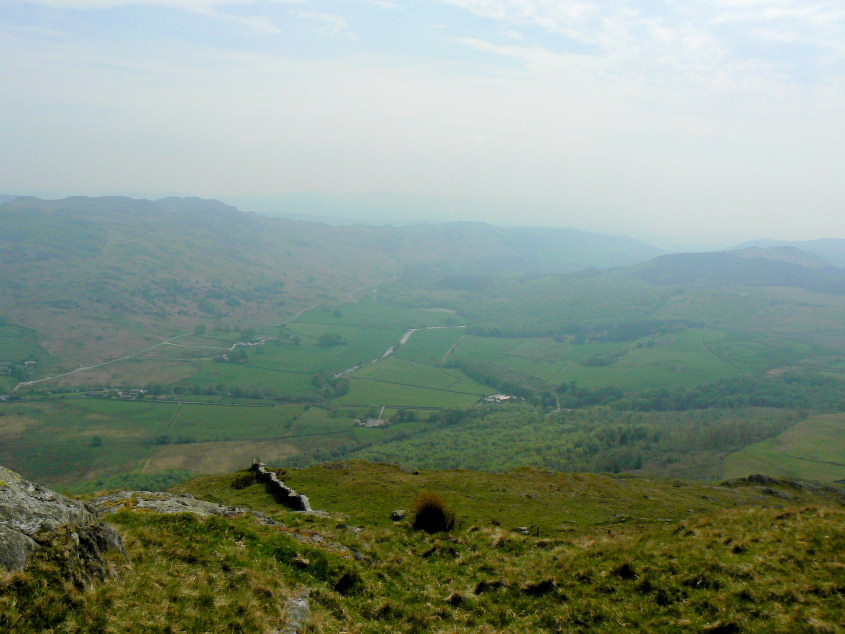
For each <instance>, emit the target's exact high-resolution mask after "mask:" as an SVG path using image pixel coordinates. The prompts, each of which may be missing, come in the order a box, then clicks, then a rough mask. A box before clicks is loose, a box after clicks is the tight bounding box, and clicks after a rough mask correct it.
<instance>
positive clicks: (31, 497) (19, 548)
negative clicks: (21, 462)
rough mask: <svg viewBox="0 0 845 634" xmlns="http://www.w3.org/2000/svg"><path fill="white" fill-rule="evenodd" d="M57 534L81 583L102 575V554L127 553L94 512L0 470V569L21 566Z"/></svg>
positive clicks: (118, 536)
mask: <svg viewBox="0 0 845 634" xmlns="http://www.w3.org/2000/svg"><path fill="white" fill-rule="evenodd" d="M59 533H61V534H62V535H64V534H67V540H65V541H68V540H69V543H70V544H72V548H71V549H72V551H73V552H72V553H69V556H71V557H73V558H75V559H76V560H77V561H79V562H80V564H81V565H82V570H81V571H80V575H81V577H80V578H83V579H85V580H86V581H87V580H89V579H91V578H93V577H100V578H102V577H103V576H104V575H105V570H106V567H105V562H104V559H103V554H104V553H105V552H106V551H109V550H117V551H118V552H120V553H122V554H123V555H125V554H126V550H125V548H124V546H123V540H122V539H121V538H120V535H118V534H117V532H116V531H115V530H114V528H112V527H111V526H107V525H105V524H100V522H99V519H98V516H97V512H96V510H94V509H93V508H91V507H90V506H87V505H85V504H83V503H82V502H78V501H76V500H72V499H70V498H68V497H65V496H64V495H61V494H59V493H56V492H55V491H51V490H50V489H47V488H45V487H42V486H40V485H38V484H34V483H33V482H30V481H29V480H26V479H24V478H23V477H21V476H20V475H18V474H17V473H15V472H14V471H11V470H10V469H7V468H6V467H3V466H0V568H2V569H5V570H10V571H11V570H20V569H22V568H24V567H25V566H26V564H27V562H28V561H29V558H30V556H31V555H32V553H33V552H34V551H36V550H38V549H39V548H42V547H44V546H45V545H47V544H51V543H53V541H54V540H53V537H54V536H55V535H58V534H59Z"/></svg>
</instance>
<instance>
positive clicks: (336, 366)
mask: <svg viewBox="0 0 845 634" xmlns="http://www.w3.org/2000/svg"><path fill="white" fill-rule="evenodd" d="M288 329H289V330H290V331H291V332H293V333H296V334H297V335H299V336H300V337H302V339H303V341H302V343H304V344H309V343H310V344H314V345H311V346H299V347H302V348H307V349H308V351H307V352H306V351H302V352H300V355H307V354H311V355H313V357H312V359H313V360H312V361H311V367H315V368H319V369H321V370H323V371H324V372H326V373H330V374H336V373H338V372H342V371H343V370H346V369H347V368H350V367H352V366H354V365H356V364H358V363H360V362H362V361H363V362H367V361H372V360H373V359H377V358H379V357H381V355H383V354H384V353H385V351H386V350H387V349H388V348H389V347H390V346H392V345H393V344H395V343H396V342H397V341H399V340H400V339H401V338H402V335H403V334H404V333H405V330H404V329H397V328H376V327H356V326H325V325H323V324H302V323H296V322H295V323H292V324H290V325H289V326H288ZM326 333H328V334H334V335H340V336H341V337H343V338H345V339H346V342H347V343H345V344H342V345H339V346H326V347H324V346H319V345H316V342H317V339H318V338H319V337H320V335H322V334H326ZM265 354H266V353H265ZM297 356H298V355H297ZM250 358H252V355H251V357H250ZM299 358H300V359H301V358H302V357H301V356H300V357H299ZM255 359H256V360H257V359H258V355H256V357H255ZM262 361H263V358H262ZM279 361H280V362H282V363H284V359H280V360H279ZM262 365H263V364H262Z"/></svg>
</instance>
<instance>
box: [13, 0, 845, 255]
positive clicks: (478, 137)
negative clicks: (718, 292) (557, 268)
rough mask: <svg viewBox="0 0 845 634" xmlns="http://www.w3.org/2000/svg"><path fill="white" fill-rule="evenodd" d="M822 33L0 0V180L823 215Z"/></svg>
mask: <svg viewBox="0 0 845 634" xmlns="http://www.w3.org/2000/svg"><path fill="white" fill-rule="evenodd" d="M843 43H845V8H843V7H842V6H841V5H840V4H838V3H836V2H833V1H830V0H818V1H815V2H809V3H808V2H799V1H797V0H723V1H721V2H716V1H714V0H697V1H694V2H689V3H684V4H683V5H676V4H675V3H671V2H667V1H664V2H656V3H648V5H647V6H641V3H634V2H626V1H622V2H606V1H599V0H583V1H574V2H551V1H547V0H440V1H433V0H432V1H429V2H403V3H398V2H389V1H384V0H348V1H344V2H341V1H339V0H275V1H258V0H206V1H200V0H7V2H6V3H4V11H3V13H2V15H0V72H2V76H3V78H4V79H3V82H0V108H2V112H3V113H4V124H5V125H2V126H0V144H1V145H2V146H3V147H4V148H6V150H7V151H6V152H3V154H2V159H0V192H2V193H9V194H22V195H23V194H32V195H40V196H42V197H61V196H64V195H71V194H77V195H91V196H97V195H111V194H120V195H137V194H133V193H136V192H149V194H146V195H147V196H151V197H156V196H158V195H160V194H158V192H170V191H173V192H185V193H187V194H190V195H196V196H201V197H206V198H218V199H221V200H223V201H225V202H230V203H232V204H236V205H237V206H238V207H240V208H242V209H247V210H249V209H252V210H255V211H259V212H265V213H266V212H271V211H275V212H277V213H298V212H303V207H304V206H306V204H305V198H304V197H303V194H302V192H313V194H312V195H311V196H312V201H313V200H316V201H318V203H319V201H324V203H323V204H324V205H325V207H324V212H325V213H324V215H327V216H337V215H342V214H343V213H347V215H349V216H350V217H358V218H360V217H361V215H362V209H363V210H371V211H372V213H371V214H369V216H370V217H376V218H377V217H385V218H386V219H389V220H396V221H402V220H407V221H413V220H430V221H435V222H439V221H446V220H485V221H489V222H492V223H495V224H511V225H513V224H525V225H534V226H555V227H573V228H578V229H585V230H590V231H597V232H602V233H611V234H626V235H630V236H633V237H637V238H640V239H643V240H648V241H652V242H656V243H659V242H660V241H661V239H662V240H663V241H664V243H665V242H667V241H676V242H680V241H687V242H698V243H711V244H715V243H721V244H729V243H735V242H741V241H743V240H752V239H758V238H773V239H787V240H800V239H813V238H823V237H836V238H843V237H845V214H843V213H842V210H843V209H844V208H845V179H843V178H842V177H841V175H842V174H845V153H843V152H842V151H841V148H842V147H843V145H845V81H843V79H845V73H843V70H845V64H844V63H843V62H845V44H843ZM285 201H287V203H288V204H291V201H293V202H296V201H299V205H300V206H299V208H289V209H280V208H278V207H279V206H282V205H284V204H285ZM332 201H334V204H333V205H332V204H330V203H332ZM250 203H251V204H250ZM356 205H357V206H356ZM367 205H369V206H367ZM304 212H305V213H315V211H314V210H313V209H307V210H304ZM390 213H393V214H394V217H390V216H389V215H387V216H386V214H390Z"/></svg>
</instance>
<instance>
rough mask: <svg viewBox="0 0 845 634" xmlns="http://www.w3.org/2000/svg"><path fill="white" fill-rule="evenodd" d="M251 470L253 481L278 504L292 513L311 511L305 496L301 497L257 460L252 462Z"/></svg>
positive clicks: (309, 503)
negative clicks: (260, 485) (262, 486)
mask: <svg viewBox="0 0 845 634" xmlns="http://www.w3.org/2000/svg"><path fill="white" fill-rule="evenodd" d="M251 470H252V472H253V473H255V479H256V480H257V481H258V482H260V483H261V484H264V485H265V486H266V487H267V492H268V493H269V494H270V495H272V496H273V499H275V500H276V501H277V502H279V503H280V504H283V505H285V506H286V507H288V508H289V509H293V510H294V511H311V502H310V501H309V500H308V496H307V495H302V494H301V493H297V492H296V491H294V490H293V489H291V488H290V487H289V486H288V485H286V484H285V483H284V482H282V481H281V480H279V477H278V476H277V475H276V474H275V472H273V471H268V470H267V468H266V467H265V466H264V463H263V462H261V461H260V460H258V459H255V460H253V461H252V467H251Z"/></svg>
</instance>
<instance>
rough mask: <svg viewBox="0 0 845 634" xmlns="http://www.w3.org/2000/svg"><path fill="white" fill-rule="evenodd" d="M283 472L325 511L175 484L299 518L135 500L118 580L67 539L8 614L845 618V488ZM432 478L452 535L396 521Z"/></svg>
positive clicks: (744, 624)
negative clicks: (266, 520)
mask: <svg viewBox="0 0 845 634" xmlns="http://www.w3.org/2000/svg"><path fill="white" fill-rule="evenodd" d="M284 477H285V479H286V480H288V481H289V482H291V483H292V484H295V486H297V487H300V490H302V491H304V492H307V493H309V494H311V496H312V502H313V503H314V506H315V507H318V508H322V509H324V510H325V511H328V513H325V514H316V515H303V514H296V513H291V512H288V511H285V510H283V509H282V508H281V507H279V506H278V505H276V504H275V503H274V502H273V501H272V499H271V498H270V497H269V496H268V495H267V494H266V493H265V491H264V488H263V486H261V485H258V484H255V483H251V482H250V478H249V475H248V474H247V473H246V472H239V473H234V474H230V475H225V476H214V477H205V478H200V479H197V480H193V481H191V482H189V483H186V484H184V485H181V486H180V487H179V490H180V491H182V492H191V493H193V494H195V495H197V496H198V497H205V498H212V499H217V500H219V501H223V502H225V503H227V504H230V505H231V504H238V505H242V506H249V507H252V508H254V509H258V510H262V511H265V512H267V513H268V514H269V515H270V516H271V517H274V518H276V519H278V520H281V521H282V522H284V524H285V526H273V525H266V524H261V523H259V522H257V521H256V520H255V519H254V518H253V517H251V516H246V515H242V516H235V517H228V518H219V517H216V518H199V517H197V516H193V515H186V514H183V515H172V516H164V515H158V514H156V513H151V512H135V511H122V512H120V513H118V514H117V515H114V516H109V518H108V521H110V522H112V523H113V524H114V525H115V526H116V527H117V529H118V531H119V532H120V533H121V534H122V535H123V537H124V539H125V540H126V543H127V549H128V552H129V558H130V561H129V562H128V563H126V562H121V561H119V560H114V561H113V562H112V564H113V566H114V567H115V568H116V569H117V570H118V572H119V574H120V576H119V577H118V578H117V579H116V580H108V581H106V582H104V583H100V584H98V585H96V586H95V587H94V588H93V589H89V590H85V591H83V590H80V589H77V588H74V587H72V586H68V585H67V584H62V583H61V582H60V578H61V576H60V571H59V570H58V569H57V566H56V562H57V561H58V559H57V550H59V549H60V546H61V544H56V545H54V547H53V549H45V550H44V551H41V552H40V553H39V554H38V555H37V556H36V558H35V560H34V562H33V563H32V564H31V565H30V567H29V568H28V570H27V571H25V572H23V573H16V574H12V575H6V576H0V629H3V630H5V631H11V630H14V631H19V632H26V631H41V630H45V629H49V628H52V629H55V630H56V631H59V630H61V631H156V632H166V631H185V632H211V631H214V632H222V631H282V629H283V628H284V627H285V624H286V623H287V622H288V618H289V616H290V614H289V611H288V600H289V599H290V598H291V597H302V596H306V595H307V596H309V600H310V609H311V614H310V617H309V618H308V620H307V622H306V623H305V627H304V629H303V631H306V632H491V633H492V632H546V631H548V632H555V631H573V632H617V631H620V630H629V631H651V632H676V631H698V632H702V631H703V632H838V631H841V625H840V624H841V623H842V622H843V619H845V602H843V598H842V594H843V591H845V572H843V561H842V553H843V552H845V532H843V530H842V529H843V526H845V513H844V512H843V507H842V492H841V490H836V489H832V488H830V489H824V488H818V487H810V486H806V485H800V484H797V483H790V482H786V481H774V480H765V481H763V480H760V481H755V480H743V481H736V482H733V483H731V484H729V485H727V486H719V487H702V486H693V485H686V484H684V483H680V482H674V483H673V482H669V481H659V480H653V481H652V480H645V479H640V478H624V479H613V478H609V477H606V476H588V475H582V474H555V473H550V472H547V471H540V470H527V469H526V470H519V471H516V472H511V473H503V474H498V475H493V474H475V473H472V472H460V471H453V472H408V471H403V470H401V469H399V468H398V467H395V466H385V465H375V464H369V463H358V462H351V463H334V464H326V465H322V466H320V467H313V468H309V469H303V470H297V471H290V472H288V473H286V474H284ZM424 490H433V491H436V492H441V493H442V494H443V496H444V497H445V498H446V499H447V501H448V502H449V503H450V504H452V505H453V507H454V509H455V511H456V513H457V516H458V522H457V525H456V527H455V528H454V529H453V530H452V531H451V532H450V533H448V534H446V533H438V534H434V535H429V534H427V533H423V532H417V531H413V530H411V528H410V525H409V523H408V522H407V521H401V522H397V523H392V522H389V521H388V520H387V516H386V513H387V512H388V510H389V509H395V508H400V507H401V508H408V505H409V504H411V503H412V502H413V500H414V498H415V497H416V496H417V495H418V494H419V493H420V491H424ZM516 526H527V527H528V530H527V531H524V532H523V531H514V530H513V529H514V528H515V527H516ZM536 528H539V529H540V530H539V535H538V534H537V532H536Z"/></svg>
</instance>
